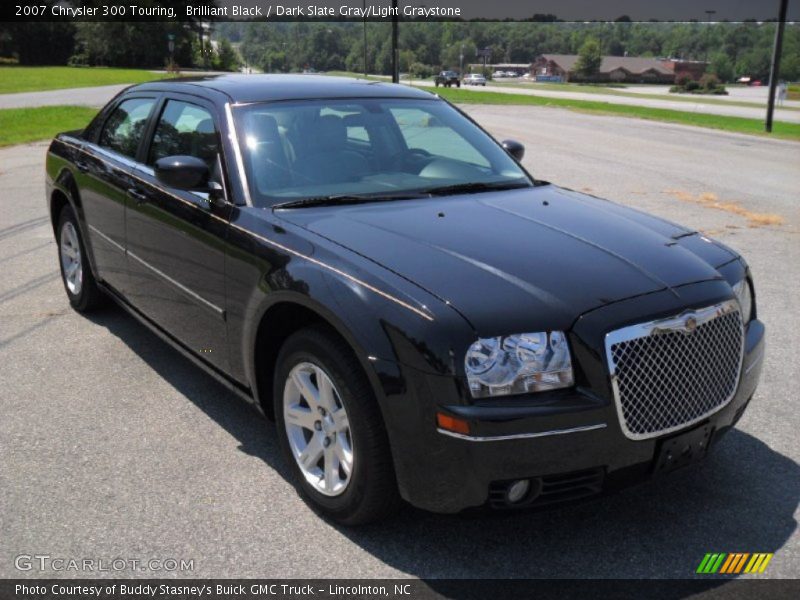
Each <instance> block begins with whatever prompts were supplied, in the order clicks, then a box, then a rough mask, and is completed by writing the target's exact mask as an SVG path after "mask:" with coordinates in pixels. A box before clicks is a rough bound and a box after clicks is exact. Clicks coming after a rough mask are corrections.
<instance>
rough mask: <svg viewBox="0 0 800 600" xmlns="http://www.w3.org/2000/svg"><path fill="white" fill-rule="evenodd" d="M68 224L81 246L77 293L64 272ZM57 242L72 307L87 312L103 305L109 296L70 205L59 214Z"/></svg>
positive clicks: (62, 280) (65, 285) (62, 274)
mask: <svg viewBox="0 0 800 600" xmlns="http://www.w3.org/2000/svg"><path fill="white" fill-rule="evenodd" d="M67 224H70V225H71V226H72V228H73V230H74V232H75V235H76V237H77V241H78V247H79V248H80V265H81V266H80V269H81V277H80V279H81V283H80V289H78V290H77V293H76V292H74V291H73V290H71V289H70V286H69V285H68V283H67V275H66V273H65V272H64V261H63V260H62V252H63V251H64V250H63V247H62V244H61V237H62V235H64V231H65V227H67ZM56 244H57V245H58V265H59V268H60V269H61V282H62V283H63V284H64V291H65V292H67V298H69V303H70V305H71V306H72V308H74V309H75V310H76V311H78V312H81V313H85V312H91V311H93V310H95V309H97V308H99V307H101V306H103V305H104V304H105V303H106V300H107V298H106V296H105V294H103V292H102V291H101V290H100V288H99V287H98V286H97V281H96V280H95V278H94V274H93V273H92V268H91V266H90V265H89V258H88V256H87V255H86V245H85V243H84V241H83V237H82V236H81V229H80V227H79V226H78V220H77V218H76V217H75V212H74V211H73V210H72V207H71V206H69V205H67V206H65V207H64V208H62V209H61V213H60V214H59V217H58V225H57V226H56Z"/></svg>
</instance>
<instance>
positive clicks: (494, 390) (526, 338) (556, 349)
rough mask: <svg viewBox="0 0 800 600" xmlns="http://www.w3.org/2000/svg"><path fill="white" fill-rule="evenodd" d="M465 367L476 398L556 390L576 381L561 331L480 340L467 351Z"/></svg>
mask: <svg viewBox="0 0 800 600" xmlns="http://www.w3.org/2000/svg"><path fill="white" fill-rule="evenodd" d="M464 367H465V369H466V372H467V381H468V382H469V389H470V392H471V393H472V397H473V398H484V397H486V396H507V395H509V394H524V393H527V392H541V391H544V390H554V389H557V388H563V387H569V386H571V385H572V384H573V381H574V379H573V376H572V361H571V360H570V355H569V348H568V347H567V338H566V336H565V335H564V334H563V333H562V332H560V331H551V332H549V333H548V332H540V333H519V334H515V335H509V336H505V337H493V338H482V339H479V340H478V341H477V342H475V343H474V344H472V345H471V346H470V347H469V350H467V355H466V357H465V358H464Z"/></svg>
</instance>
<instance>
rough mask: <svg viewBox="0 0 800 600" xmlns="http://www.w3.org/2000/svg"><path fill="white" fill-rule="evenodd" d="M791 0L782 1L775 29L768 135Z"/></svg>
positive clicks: (770, 78)
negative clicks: (787, 9) (787, 13)
mask: <svg viewBox="0 0 800 600" xmlns="http://www.w3.org/2000/svg"><path fill="white" fill-rule="evenodd" d="M788 5H789V0H781V7H780V10H779V11H778V23H777V24H776V29H775V45H774V46H773V48H772V64H771V65H770V69H769V98H768V100H767V121H766V122H765V123H764V129H765V131H766V132H767V133H772V115H773V113H774V112H775V86H776V85H778V77H779V76H780V70H781V50H782V46H783V28H784V25H786V8H787V6H788Z"/></svg>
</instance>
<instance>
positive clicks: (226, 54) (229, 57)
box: [214, 38, 241, 71]
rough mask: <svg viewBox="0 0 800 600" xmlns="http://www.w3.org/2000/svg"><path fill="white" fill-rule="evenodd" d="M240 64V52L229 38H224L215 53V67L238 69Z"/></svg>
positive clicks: (219, 68)
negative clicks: (238, 52)
mask: <svg viewBox="0 0 800 600" xmlns="http://www.w3.org/2000/svg"><path fill="white" fill-rule="evenodd" d="M240 64H241V61H240V60H239V54H237V52H236V49H235V48H234V47H233V44H231V43H230V42H229V41H228V39H227V38H222V39H221V40H220V41H219V45H218V47H217V51H216V53H215V54H214V68H215V69H217V70H218V71H238V70H239V66H240Z"/></svg>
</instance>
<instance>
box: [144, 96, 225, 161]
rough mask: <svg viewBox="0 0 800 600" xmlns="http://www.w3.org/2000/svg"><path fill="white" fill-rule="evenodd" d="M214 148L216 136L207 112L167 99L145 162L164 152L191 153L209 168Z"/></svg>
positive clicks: (216, 145)
mask: <svg viewBox="0 0 800 600" xmlns="http://www.w3.org/2000/svg"><path fill="white" fill-rule="evenodd" d="M218 152H219V136H218V135H217V128H216V126H215V125H214V118H213V116H212V115H211V113H210V112H209V111H208V110H206V109H205V108H203V107H201V106H197V105H196V104H190V103H188V102H182V101H180V100H168V101H167V103H166V105H165V106H164V110H163V111H162V112H161V117H160V118H159V120H158V124H157V125H156V129H155V132H154V134H153V141H152V143H151V144H150V152H149V153H148V157H147V164H148V165H153V164H155V162H156V161H157V160H158V159H160V158H165V157H167V156H177V155H182V156H194V157H197V158H201V159H203V160H204V161H205V162H206V164H207V165H208V168H209V170H210V171H212V172H213V171H214V169H215V167H216V159H217V153H218Z"/></svg>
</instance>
